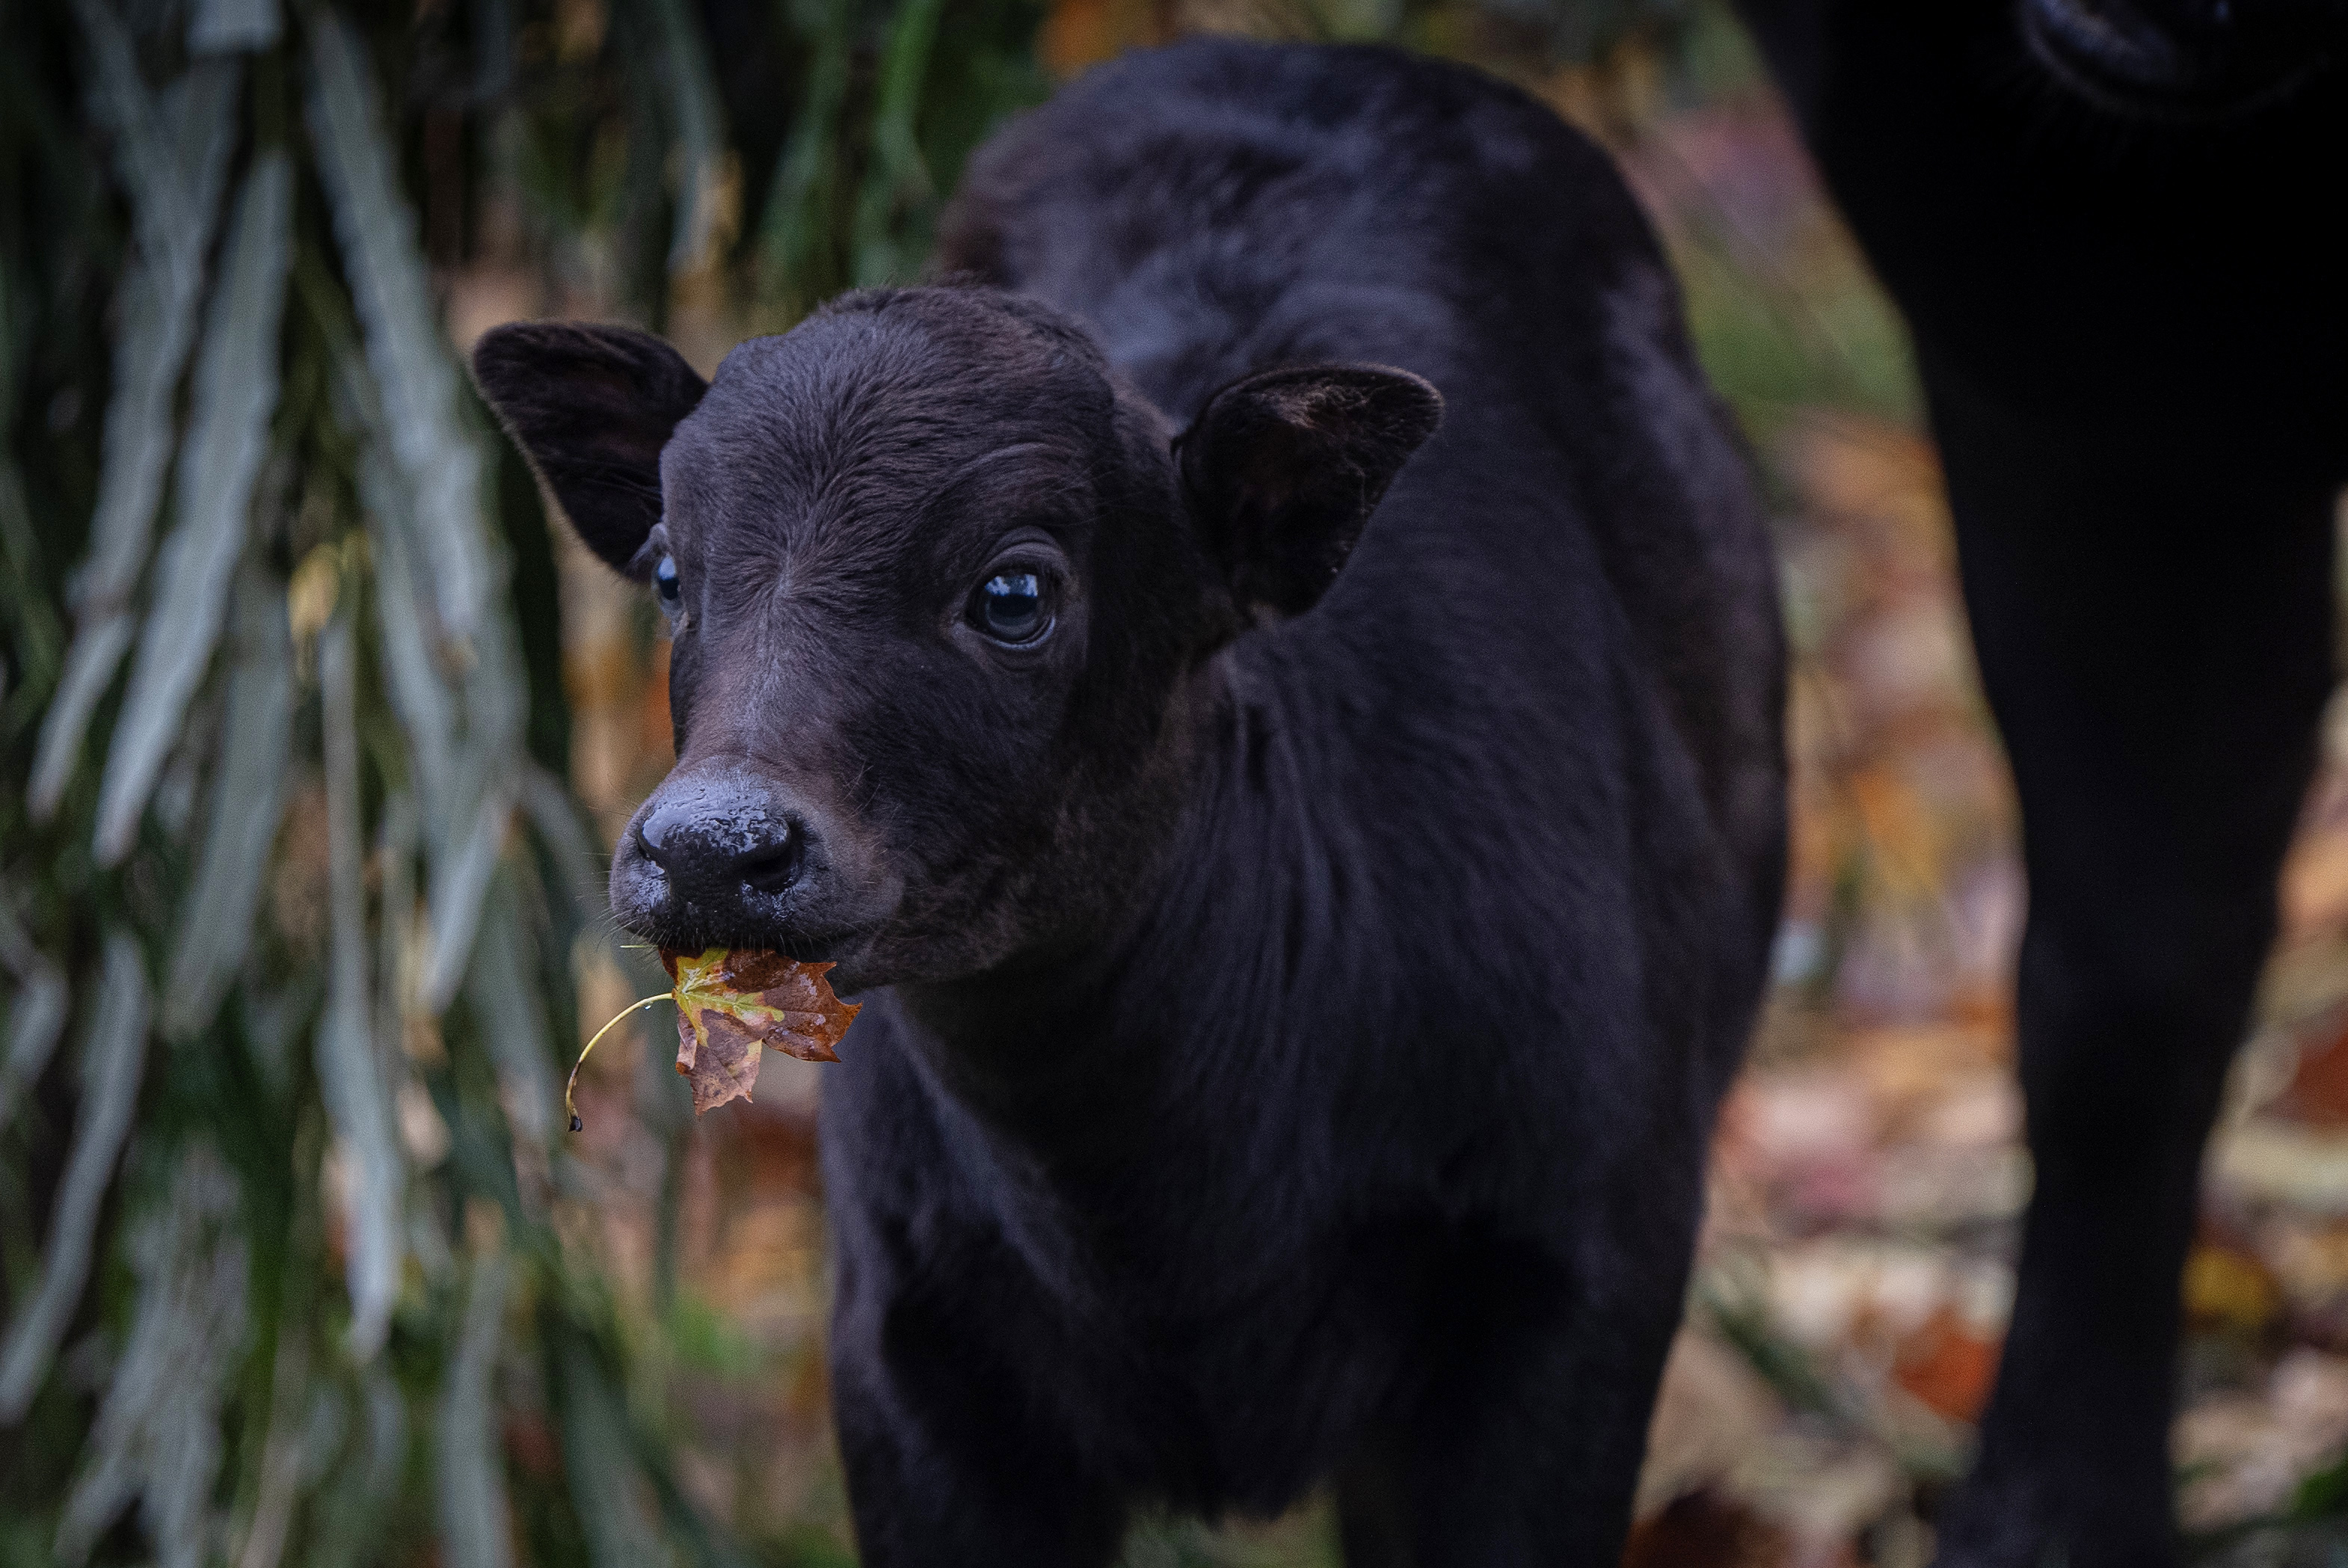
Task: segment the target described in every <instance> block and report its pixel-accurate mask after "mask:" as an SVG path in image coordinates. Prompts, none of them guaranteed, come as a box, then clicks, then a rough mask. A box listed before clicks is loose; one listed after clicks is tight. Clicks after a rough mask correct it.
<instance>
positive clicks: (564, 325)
mask: <svg viewBox="0 0 2348 1568" xmlns="http://www.w3.org/2000/svg"><path fill="white" fill-rule="evenodd" d="M473 380H474V383H475V384H476V385H478V386H479V387H480V389H481V397H482V398H483V399H484V400H486V401H487V402H488V404H489V407H492V408H494V409H496V410H497V414H498V418H499V419H500V420H502V421H503V422H504V424H505V427H506V428H507V430H509V431H510V432H511V434H512V436H513V438H514V443H515V445H517V446H519V447H520V448H521V449H522V454H523V455H524V456H525V457H527V458H529V459H530V467H531V468H533V469H537V470H538V474H539V477H540V478H541V479H542V480H545V481H546V486H547V488H548V489H549V490H551V491H552V492H553V493H554V499H555V500H557V501H559V502H560V503H561V507H562V510H563V511H564V512H565V513H567V514H568V515H569V516H570V519H571V526H572V528H573V529H575V530H576V531H578V534H579V537H580V538H581V539H582V541H584V542H585V543H586V545H587V548H588V549H590V550H592V551H593V552H595V553H596V554H598V555H600V556H602V558H603V559H604V560H605V561H607V562H611V563H612V565H613V567H614V568H616V569H617V570H619V571H621V572H624V573H631V574H632V575H637V576H641V575H642V574H643V573H644V571H645V570H647V569H648V568H647V566H646V563H644V562H639V561H637V560H636V555H637V552H638V551H639V550H641V549H642V548H643V545H644V536H645V535H647V534H649V533H650V532H651V531H652V530H653V525H654V524H655V523H657V522H658V521H660V515H661V485H660V454H661V448H663V447H664V446H665V445H667V444H668V438H669V434H670V432H671V431H673V430H675V428H676V427H677V422H678V421H679V420H681V419H683V418H685V416H686V415H687V414H690V413H692V412H693V410H694V407H695V405H696V404H698V403H699V402H700V401H701V395H702V394H703V393H704V392H705V391H707V390H708V389H709V387H708V384H707V383H706V382H705V381H703V380H702V379H701V377H699V376H698V375H696V374H695V372H694V369H693V366H690V365H687V364H686V363H685V358H684V356H681V355H680V354H678V353H677V351H676V350H675V349H674V348H671V347H670V346H668V345H667V344H665V343H664V342H662V341H661V340H660V339H659V338H657V337H654V336H653V335H651V334H650V333H645V332H638V331H636V330H635V329H634V328H633V327H625V326H595V325H585V324H582V323H576V322H554V321H544V322H516V323H514V324H513V325H509V326H499V327H494V328H492V329H491V330H489V332H487V333H485V334H483V335H482V337H481V340H480V342H479V344H478V345H476V346H475V347H474V349H473Z"/></svg>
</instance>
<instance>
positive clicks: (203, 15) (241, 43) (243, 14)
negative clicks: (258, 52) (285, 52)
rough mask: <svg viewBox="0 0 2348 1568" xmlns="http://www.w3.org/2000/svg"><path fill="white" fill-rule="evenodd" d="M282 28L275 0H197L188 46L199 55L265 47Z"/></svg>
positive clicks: (273, 40) (189, 28) (275, 38)
mask: <svg viewBox="0 0 2348 1568" xmlns="http://www.w3.org/2000/svg"><path fill="white" fill-rule="evenodd" d="M281 31H283V22H282V21H281V20H280V18H279V16H278V15H277V0H197V5H196V15H195V19H194V20H193V21H191V22H190V23H189V24H188V48H189V51H190V52H191V53H193V54H198V55H217V54H226V53H228V52H230V51H232V50H244V49H265V48H267V47H269V46H270V45H272V44H273V43H275V42H277V35H278V34H279V33H280V32H281Z"/></svg>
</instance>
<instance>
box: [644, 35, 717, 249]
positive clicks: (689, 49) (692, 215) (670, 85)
mask: <svg viewBox="0 0 2348 1568" xmlns="http://www.w3.org/2000/svg"><path fill="white" fill-rule="evenodd" d="M653 12H654V20H655V21H656V22H657V24H658V25H659V27H660V50H661V59H660V65H661V76H662V81H663V86H664V89H665V91H666V95H667V98H668V107H669V120H670V124H671V126H672V128H673V129H674V130H675V135H676V158H677V162H678V170H677V180H678V182H679V189H678V191H677V193H676V231H675V238H674V239H673V240H671V241H670V242H669V252H668V266H669V271H670V272H672V273H684V272H692V271H694V270H695V269H697V268H699V267H700V266H702V265H703V264H704V263H706V262H707V261H708V260H709V247H710V241H711V239H712V237H713V231H714V230H715V228H716V221H717V187H718V182H719V179H720V176H721V172H722V169H723V159H724V154H725V128H724V126H723V124H722V123H721V120H720V118H719V112H718V108H717V102H718V99H717V82H716V78H715V77H712V76H711V75H710V71H709V51H708V50H707V49H706V48H705V47H704V46H703V44H702V39H701V33H700V30H699V28H698V27H697V26H695V20H694V17H693V16H692V15H689V14H688V12H687V9H686V7H685V3H684V0H653Z"/></svg>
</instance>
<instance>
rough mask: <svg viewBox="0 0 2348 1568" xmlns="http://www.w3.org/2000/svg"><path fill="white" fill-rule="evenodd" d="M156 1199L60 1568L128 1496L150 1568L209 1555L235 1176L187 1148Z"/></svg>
mask: <svg viewBox="0 0 2348 1568" xmlns="http://www.w3.org/2000/svg"><path fill="white" fill-rule="evenodd" d="M168 1191H169V1197H168V1201H167V1203H166V1206H165V1207H164V1209H163V1211H162V1212H161V1213H160V1214H156V1215H153V1216H150V1217H149V1220H148V1221H147V1222H145V1224H143V1225H142V1226H141V1228H140V1230H139V1233H138V1235H137V1236H136V1238H135V1239H134V1240H133V1242H132V1244H131V1253H132V1257H133V1260H134V1264H135V1266H136V1268H137V1272H138V1274H139V1300H138V1305H137V1307H136V1308H135V1309H134V1311H133V1313H132V1317H131V1326H130V1337H129V1342H128V1343H127V1344H126V1345H125V1346H123V1352H122V1359H121V1362H120V1363H119V1365H118V1367H116V1369H115V1374H114V1378H113V1381H112V1382H111V1383H109V1384H108V1387H107V1390H106V1400H105V1403H104V1404H103V1405H102V1406H101V1407H100V1408H99V1410H98V1426H97V1429H96V1430H95V1431H93V1432H92V1433H91V1436H90V1445H89V1457H88V1459H87V1460H86V1461H85V1462H84V1464H83V1467H82V1471H81V1474H80V1476H79V1477H78V1478H77V1480H76V1481H75V1483H74V1490H73V1493H72V1495H71V1496H70V1497H68V1498H67V1501H66V1509H65V1517H64V1519H63V1520H62V1521H61V1522H59V1524H58V1526H57V1560H58V1561H59V1562H60V1563H79V1562H80V1561H82V1560H83V1559H84V1558H86V1557H87V1556H88V1554H89V1551H90V1548H91V1547H92V1546H94V1545H95V1544H97V1542H98V1537H99V1535H100V1534H102V1533H103V1532H105V1530H106V1527H107V1526H108V1524H110V1523H111V1522H113V1521H114V1519H115V1517H116V1515H118V1514H119V1513H120V1512H121V1511H122V1508H123V1506H124V1505H125V1504H126V1503H128V1502H129V1501H131V1499H133V1498H134V1497H135V1498H138V1499H139V1501H140V1513H141V1516H142V1518H143V1521H144V1522H145V1524H146V1526H147V1534H148V1537H149V1540H150V1541H151V1542H153V1543H154V1545H155V1549H156V1560H157V1563H158V1564H159V1568H203V1564H204V1563H206V1562H208V1561H209V1560H210V1558H211V1534H212V1529H211V1492H212V1482H213V1480H214V1478H215V1477H216V1476H217V1475H218V1474H219V1471H220V1461H221V1448H222V1444H221V1428H220V1406H221V1396H222V1393H223V1391H224V1390H223V1385H224V1384H225V1383H226V1381H227V1377H228V1374H229V1372H230V1370H231V1368H232V1366H233V1363H234V1360H235V1357H236V1356H237V1353H238V1351H240V1350H241V1349H242V1347H243V1344H244V1331H245V1315H246V1314H245V1293H246V1287H247V1283H248V1282H247V1273H248V1269H247V1262H246V1245H245V1241H244V1237H243V1235H242V1233H241V1232H240V1231H238V1230H237V1229H236V1220H237V1202H238V1197H239V1192H238V1187H237V1182H236V1179H235V1178H234V1177H233V1176H232V1174H231V1173H230V1171H229V1169H228V1167H227V1166H226V1165H225V1164H223V1163H222V1162H221V1158H220V1156H219V1155H218V1154H216V1153H214V1152H213V1151H212V1150H211V1147H210V1146H209V1145H207V1144H203V1143H193V1144H191V1145H189V1147H188V1148H187V1150H186V1151H185V1152H184V1153H183V1154H182V1155H181V1156H180V1161H179V1163H178V1164H177V1166H176V1167H175V1168H174V1169H173V1171H172V1172H171V1181H170V1188H169V1189H168Z"/></svg>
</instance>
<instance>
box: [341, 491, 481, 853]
mask: <svg viewBox="0 0 2348 1568" xmlns="http://www.w3.org/2000/svg"><path fill="white" fill-rule="evenodd" d="M358 481H359V500H360V501H361V503H362V504H364V505H365V506H366V509H367V542H368V544H369V545H370V546H371V547H372V549H373V552H374V555H375V589H376V593H375V605H376V626H377V630H378V631H379V632H380V634H381V635H380V637H379V638H378V643H379V649H378V652H379V653H380V655H381V659H382V665H383V678H384V689H385V691H386V694H387V695H388V696H390V698H391V706H392V709H393V711H394V712H396V714H398V716H399V724H400V730H401V733H402V734H403V735H404V736H405V737H406V738H407V747H408V754H409V756H410V758H412V759H413V761H414V764H415V768H416V778H417V783H418V784H419V785H420V786H421V789H420V790H419V791H418V792H419V793H420V794H421V795H422V797H423V800H424V811H425V815H426V816H427V818H429V819H431V820H434V821H435V822H438V821H443V820H446V818H447V816H448V811H449V810H450V808H451V806H452V805H453V802H452V800H451V799H450V796H451V795H452V794H453V793H454V790H455V786H454V783H453V779H454V776H455V771H456V762H455V757H456V751H457V708H456V704H455V703H454V701H453V700H452V699H451V697H450V695H449V692H448V686H447V685H446V684H445V683H444V682H442V680H441V678H440V674H439V672H438V670H436V669H434V668H433V667H432V648H431V642H430V632H429V631H428V629H427V627H426V625H425V623H424V613H423V609H422V606H421V605H419V604H418V603H417V583H416V571H415V562H414V554H415V552H414V550H413V547H412V546H411V545H410V544H409V542H408V538H407V532H406V531H405V530H404V529H402V528H401V527H400V526H399V523H398V521H396V511H397V510H398V509H399V507H400V505H401V500H400V496H399V487H398V481H397V480H396V477H395V476H394V474H393V472H392V468H391V464H390V462H389V461H388V460H387V459H386V458H385V457H384V456H383V454H382V453H381V452H380V451H378V450H376V449H375V448H374V447H373V446H371V445H370V446H369V447H366V448H365V449H362V450H361V452H360V454H359V472H358Z"/></svg>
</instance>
